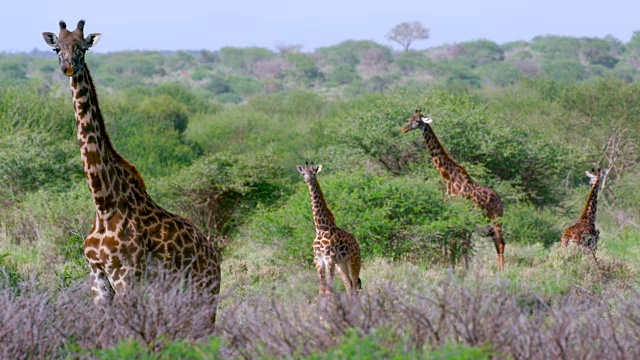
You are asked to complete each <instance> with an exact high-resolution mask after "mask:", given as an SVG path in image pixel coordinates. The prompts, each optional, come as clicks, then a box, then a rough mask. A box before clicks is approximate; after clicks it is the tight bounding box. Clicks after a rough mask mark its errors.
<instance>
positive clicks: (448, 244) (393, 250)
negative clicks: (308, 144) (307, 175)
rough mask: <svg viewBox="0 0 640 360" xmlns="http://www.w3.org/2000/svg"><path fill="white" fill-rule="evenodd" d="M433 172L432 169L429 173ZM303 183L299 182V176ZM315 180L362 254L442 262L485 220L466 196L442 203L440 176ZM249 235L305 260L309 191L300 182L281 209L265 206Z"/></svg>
mask: <svg viewBox="0 0 640 360" xmlns="http://www.w3.org/2000/svg"><path fill="white" fill-rule="evenodd" d="M432 175H433V173H432ZM300 182H301V183H302V181H300ZM319 182H320V185H321V187H322V189H323V193H324V195H325V198H326V199H327V203H328V206H329V208H330V209H331V211H332V212H333V213H334V214H335V215H336V219H337V225H338V226H340V227H341V228H343V229H345V230H347V231H349V232H350V233H351V234H353V235H354V236H355V237H356V239H357V240H358V242H359V244H360V248H361V252H362V255H363V257H375V256H384V257H390V258H396V259H397V258H407V257H409V258H411V259H413V260H431V261H436V262H439V261H442V260H443V259H442V257H443V256H446V259H444V261H445V262H448V260H449V255H452V254H453V255H455V257H454V260H456V259H457V257H459V256H460V255H461V254H460V253H458V252H452V251H450V250H451V249H454V246H455V245H456V244H459V243H460V241H461V240H465V239H464V237H465V236H466V235H470V233H471V232H473V231H475V230H476V229H477V228H481V227H483V226H484V225H485V224H486V220H484V219H482V218H481V216H480V214H479V212H478V211H476V209H474V208H473V207H472V205H471V203H470V202H467V201H462V200H461V201H453V200H452V201H449V202H447V203H443V202H442V193H441V190H440V188H439V183H440V179H439V178H436V179H432V180H430V181H428V182H427V184H426V185H425V184H424V183H423V181H421V180H420V178H416V177H389V176H383V177H381V176H375V175H371V174H358V173H351V174H340V175H339V176H338V175H336V176H321V177H320V178H319ZM247 231H248V234H247V235H248V236H251V237H254V238H256V239H257V240H259V241H262V242H264V243H269V244H274V245H276V246H277V247H278V249H279V251H277V253H279V254H281V257H282V258H284V259H285V260H287V261H291V262H302V263H306V264H310V263H311V262H312V260H313V251H312V250H311V243H312V242H313V239H314V225H313V216H312V212H311V206H310V200H309V191H308V189H307V187H306V186H302V185H301V186H300V187H299V188H298V190H297V191H296V192H295V194H294V195H293V196H292V197H291V198H290V199H288V200H287V201H286V204H284V205H283V206H282V207H280V208H275V209H264V210H263V211H261V212H259V213H258V214H257V215H256V216H254V218H253V221H252V222H251V223H250V224H248V230H247Z"/></svg>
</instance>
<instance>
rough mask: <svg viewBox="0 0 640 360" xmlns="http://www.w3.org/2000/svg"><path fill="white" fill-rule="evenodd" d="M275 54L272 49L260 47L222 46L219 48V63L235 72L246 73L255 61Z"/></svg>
mask: <svg viewBox="0 0 640 360" xmlns="http://www.w3.org/2000/svg"><path fill="white" fill-rule="evenodd" d="M275 56H276V54H275V53H274V52H273V51H271V50H269V49H266V48H261V47H249V48H237V47H223V48H222V49H220V64H222V65H223V66H226V67H227V68H229V69H231V70H232V71H234V72H236V73H239V74H243V75H248V74H250V73H251V70H252V69H253V65H254V64H255V63H256V62H258V61H259V60H269V59H273V58H274V57H275Z"/></svg>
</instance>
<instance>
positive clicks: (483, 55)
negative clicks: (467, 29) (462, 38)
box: [460, 40, 504, 66]
mask: <svg viewBox="0 0 640 360" xmlns="http://www.w3.org/2000/svg"><path fill="white" fill-rule="evenodd" d="M460 45H462V47H463V48H464V53H465V60H466V61H470V62H471V63H472V64H473V66H482V65H487V64H490V63H493V62H497V61H502V60H504V50H502V48H501V47H500V46H498V44H496V43H494V42H493V41H489V40H477V41H469V42H463V43H461V44H460Z"/></svg>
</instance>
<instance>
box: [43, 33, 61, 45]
mask: <svg viewBox="0 0 640 360" xmlns="http://www.w3.org/2000/svg"><path fill="white" fill-rule="evenodd" d="M42 37H43V38H44V42H46V43H47V45H49V46H51V47H56V46H58V35H56V34H54V33H52V32H43V33H42Z"/></svg>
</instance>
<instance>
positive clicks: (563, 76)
mask: <svg viewBox="0 0 640 360" xmlns="http://www.w3.org/2000/svg"><path fill="white" fill-rule="evenodd" d="M542 70H543V71H544V75H545V76H547V77H549V78H551V79H553V80H556V81H560V82H573V81H580V80H584V79H585V78H586V71H585V67H584V66H583V65H582V64H580V63H579V62H578V61H576V60H551V61H545V62H543V63H542Z"/></svg>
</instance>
